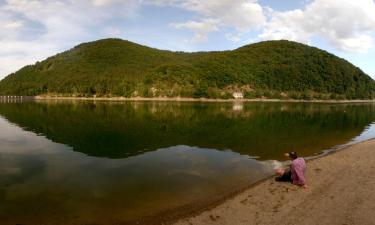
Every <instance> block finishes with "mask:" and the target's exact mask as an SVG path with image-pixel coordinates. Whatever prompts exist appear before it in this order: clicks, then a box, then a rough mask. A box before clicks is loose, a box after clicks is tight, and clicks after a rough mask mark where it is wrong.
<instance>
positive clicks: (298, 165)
mask: <svg viewBox="0 0 375 225" xmlns="http://www.w3.org/2000/svg"><path fill="white" fill-rule="evenodd" d="M287 155H288V156H289V158H290V159H291V160H292V164H291V165H290V168H288V169H285V170H284V169H277V170H276V174H277V175H278V177H276V178H275V180H276V181H286V182H291V183H293V184H295V185H298V186H301V187H304V188H306V187H307V186H306V180H305V171H306V163H305V160H304V159H303V158H302V157H298V156H297V153H296V152H289V153H287Z"/></svg>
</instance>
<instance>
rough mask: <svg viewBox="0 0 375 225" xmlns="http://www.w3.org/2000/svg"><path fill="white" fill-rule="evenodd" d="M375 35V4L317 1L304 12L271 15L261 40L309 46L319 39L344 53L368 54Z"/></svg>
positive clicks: (358, 0)
mask: <svg viewBox="0 0 375 225" xmlns="http://www.w3.org/2000/svg"><path fill="white" fill-rule="evenodd" d="M373 32H375V3H374V1H373V0H356V1H352V0H341V1H337V0H315V1H312V2H311V3H310V4H308V5H307V6H306V8H305V9H304V10H300V9H297V10H293V11H286V12H277V11H274V12H273V13H271V20H270V21H269V22H268V23H267V25H266V26H265V29H264V32H263V33H262V34H261V35H260V38H261V39H263V40H270V39H288V40H294V41H299V42H303V43H308V42H309V41H311V39H312V38H314V37H318V38H323V39H325V40H326V41H328V42H329V43H330V44H332V45H333V46H335V47H336V48H338V49H340V50H343V51H350V52H364V51H366V50H368V49H369V48H371V47H372V46H373V38H372V34H373Z"/></svg>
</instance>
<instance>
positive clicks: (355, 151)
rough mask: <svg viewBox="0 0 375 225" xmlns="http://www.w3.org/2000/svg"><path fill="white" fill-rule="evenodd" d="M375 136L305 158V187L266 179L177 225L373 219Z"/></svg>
mask: <svg viewBox="0 0 375 225" xmlns="http://www.w3.org/2000/svg"><path fill="white" fill-rule="evenodd" d="M374 149H375V140H374V139H372V140H369V141H365V142H362V143H359V144H355V145H352V146H348V147H346V148H345V149H343V150H340V151H338V152H336V153H334V154H329V155H328V156H326V157H322V158H318V159H315V160H312V161H309V162H308V170H307V176H306V177H307V183H308V186H309V187H308V189H302V188H300V187H297V186H293V185H291V184H289V183H277V182H274V180H273V178H270V179H268V180H266V181H264V182H262V183H260V184H259V185H256V186H254V187H253V188H250V189H248V190H246V191H244V192H243V193H241V194H239V195H237V196H235V197H234V198H232V199H229V200H227V201H225V202H224V203H222V204H220V205H218V206H217V207H215V208H213V209H210V210H207V211H204V212H203V213H201V214H199V215H197V216H193V217H190V218H186V219H182V220H180V221H178V222H177V223H176V225H210V224H212V225H214V224H215V225H216V224H220V225H225V224H231V225H241V224H269V225H272V224H275V225H276V224H306V225H314V224H330V225H336V224H337V225H342V224H362V225H366V224H368V225H370V224H373V222H374V221H375V214H374V213H373V209H374V208H375V195H373V190H374V188H375V181H374V179H373V178H372V173H373V171H374V168H375V166H374V165H375V154H374Z"/></svg>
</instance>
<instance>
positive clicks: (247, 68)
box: [0, 38, 375, 100]
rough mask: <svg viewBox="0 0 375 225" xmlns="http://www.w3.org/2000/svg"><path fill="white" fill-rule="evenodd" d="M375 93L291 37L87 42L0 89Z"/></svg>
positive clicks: (354, 72)
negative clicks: (216, 47)
mask: <svg viewBox="0 0 375 225" xmlns="http://www.w3.org/2000/svg"><path fill="white" fill-rule="evenodd" d="M233 93H237V96H236V97H242V96H243V97H244V98H278V99H305V100H309V99H373V98H374V93H375V81H374V80H372V78H371V77H370V76H368V75H367V74H365V73H364V72H363V71H362V70H361V69H359V68H358V67H355V66H353V65H352V64H351V63H349V62H348V61H346V60H345V59H342V58H339V57H337V56H335V55H333V54H331V53H329V52H327V51H324V50H320V49H318V48H315V47H310V46H307V45H304V44H301V43H296V42H292V41H286V40H281V41H265V42H259V43H255V44H250V45H245V46H242V47H240V48H237V49H234V50H227V51H212V52H192V53H187V52H173V51H169V50H159V49H156V48H150V47H147V46H143V45H140V44H136V43H133V42H130V41H126V40H121V39H114V38H112V39H103V40H98V41H93V42H88V43H82V44H79V45H77V46H76V47H74V48H72V49H70V50H68V51H65V52H63V53H59V54H57V55H55V56H52V57H49V58H47V59H46V60H43V61H42V62H37V63H36V64H34V65H28V66H25V67H23V68H22V69H20V70H19V71H17V72H15V73H12V74H10V75H8V76H7V77H6V78H5V79H3V80H2V81H0V95H29V96H37V95H48V96H70V97H82V96H86V97H92V96H102V97H103V96H104V97H116V96H123V97H176V96H181V97H194V98H201V97H205V98H233Z"/></svg>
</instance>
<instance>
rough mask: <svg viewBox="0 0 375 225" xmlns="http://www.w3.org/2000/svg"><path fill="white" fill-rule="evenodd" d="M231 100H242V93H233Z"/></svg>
mask: <svg viewBox="0 0 375 225" xmlns="http://www.w3.org/2000/svg"><path fill="white" fill-rule="evenodd" d="M233 98H235V99H240V98H243V93H242V92H234V93H233Z"/></svg>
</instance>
